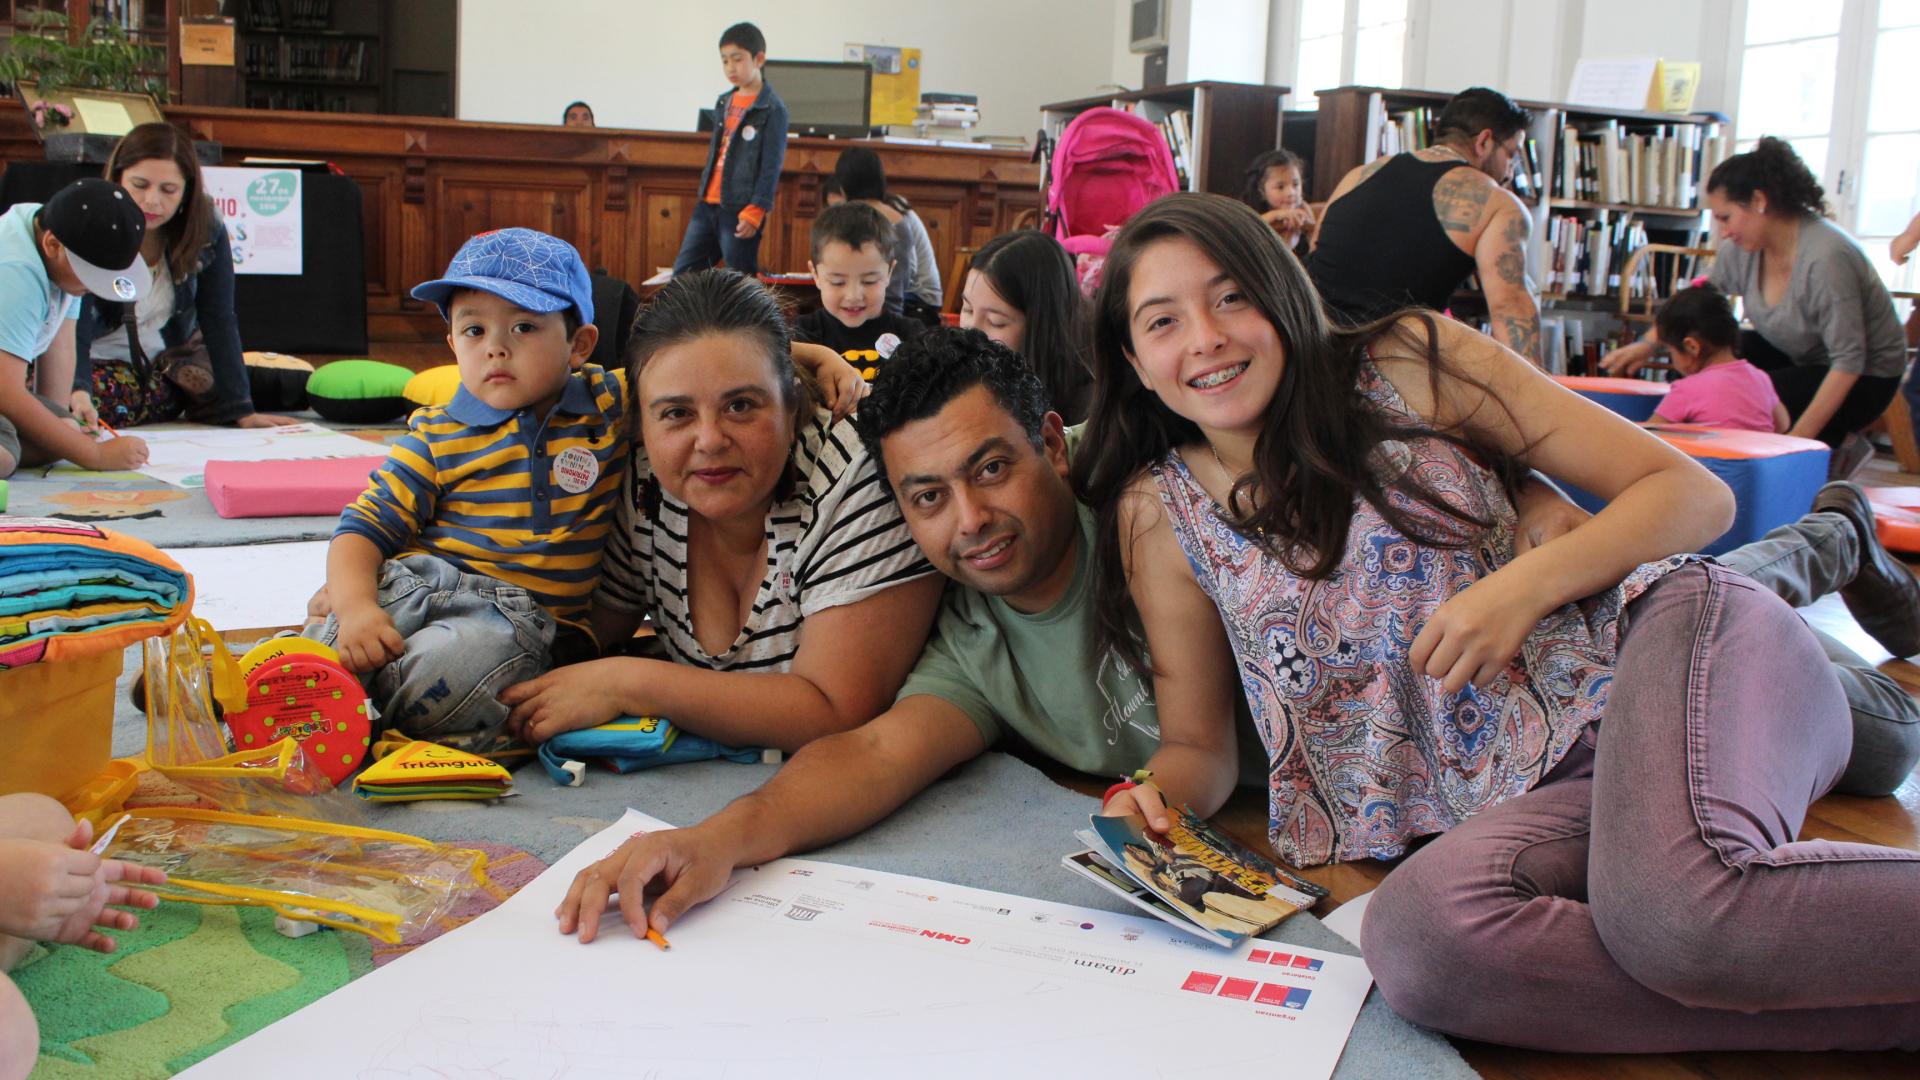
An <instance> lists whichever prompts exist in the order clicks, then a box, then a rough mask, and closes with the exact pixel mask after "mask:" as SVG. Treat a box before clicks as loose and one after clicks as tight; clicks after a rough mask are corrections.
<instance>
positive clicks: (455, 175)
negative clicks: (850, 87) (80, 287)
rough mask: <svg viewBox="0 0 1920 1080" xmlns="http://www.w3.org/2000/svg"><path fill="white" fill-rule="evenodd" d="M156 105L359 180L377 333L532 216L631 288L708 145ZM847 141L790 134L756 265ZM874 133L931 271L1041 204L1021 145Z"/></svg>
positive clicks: (4, 116)
mask: <svg viewBox="0 0 1920 1080" xmlns="http://www.w3.org/2000/svg"><path fill="white" fill-rule="evenodd" d="M166 115H167V118H168V119H169V120H171V121H172V122H174V123H177V124H181V125H183V126H185V127H186V128H187V129H188V130H189V131H190V132H191V133H192V134H193V137H194V138H196V139H212V140H215V141H217V142H219V143H220V144H221V146H222V148H223V156H224V158H225V161H226V162H227V163H228V164H238V163H239V160H240V159H241V158H243V157H246V156H248V155H258V156H266V157H292V158H324V159H326V160H327V161H330V162H332V163H334V164H335V165H336V166H338V167H339V168H340V169H342V170H343V171H345V172H346V174H347V175H348V176H351V177H352V178H353V179H354V180H355V181H357V182H358V183H359V184H360V187H361V190H362V192H363V193H364V194H365V196H366V207H365V228H366V257H367V323H368V336H369V337H370V338H371V339H372V340H374V341H438V340H440V339H441V338H442V336H443V335H444V334H445V333H446V330H445V325H444V324H443V323H442V322H441V320H440V317H439V315H438V313H437V312H435V311H434V310H433V308H432V306H431V305H426V304H421V303H419V302H417V301H415V300H413V299H411V298H410V297H408V296H407V295H406V291H407V289H408V288H409V287H411V286H412V285H414V284H416V283H418V282H421V281H426V280H428V279H430V278H433V277H437V276H438V275H439V274H440V272H441V271H442V270H443V269H444V268H445V267H446V264H447V260H448V259H449V258H450V257H451V256H452V255H453V253H454V251H455V250H456V249H458V248H459V246H460V244H461V243H462V242H464V241H465V240H466V239H467V237H469V236H471V235H472V234H474V233H476V232H480V231H482V230H484V229H493V228H503V227H506V226H511V225H521V226H527V227H529V228H535V229H542V230H545V231H547V232H550V233H553V234H554V235H556V236H560V237H562V238H564V239H566V240H568V241H570V242H571V243H573V244H574V245H575V246H576V247H578V248H579V249H580V251H581V254H582V255H584V256H585V257H586V260H587V265H588V266H590V267H596V268H598V267H604V268H606V269H607V270H608V271H610V272H611V273H613V274H615V275H616V276H619V277H623V278H625V279H626V280H628V281H630V282H633V283H635V284H636V285H637V284H638V283H639V282H641V281H643V280H645V279H646V278H648V277H651V276H652V275H653V273H654V272H655V270H656V269H657V268H659V267H662V266H668V265H671V264H672V262H673V256H674V253H675V252H677V251H678V250H679V249H680V238H681V234H682V233H683V232H684V231H685V228H686V220H687V214H688V212H689V210H690V209H691V207H692V206H693V205H694V202H695V199H696V197H697V196H696V193H695V190H694V189H695V187H696V186H697V184H698V183H699V178H700V169H701V167H702V166H703V165H704V164H705V163H706V154H707V142H708V137H707V136H706V135H704V134H695V133H692V132H666V131H622V130H618V129H613V128H566V127H559V126H549V125H524V124H485V123H473V122H467V121H460V120H442V119H436V118H432V117H399V116H361V115H345V114H329V113H303V112H271V111H265V110H251V109H221V108H212V107H205V106H168V107H167V109H166ZM846 145H847V144H846V143H844V142H841V141H837V140H830V139H814V138H799V139H792V140H790V141H789V142H788V144H787V158H786V166H785V169H784V171H783V174H782V177H781V181H780V190H779V193H778V195H777V196H776V200H775V205H774V210H773V214H772V216H771V217H770V218H769V219H768V231H767V235H766V238H765V239H764V240H763V241H762V243H761V245H760V264H761V268H762V269H765V270H770V271H773V270H805V269H806V260H807V230H808V228H809V227H810V225H811V224H812V221H813V218H814V216H815V215H817V214H818V213H819V212H820V210H821V209H822V207H823V205H824V204H823V201H822V198H821V195H820V180H821V177H822V176H825V175H830V174H831V173H832V171H833V163H834V160H835V159H836V158H837V157H838V156H839V153H840V150H841V149H843V148H844V147H845V146H846ZM873 145H874V147H875V149H877V150H878V151H879V152H880V156H881V158H882V159H883V160H884V161H885V163H886V168H887V177H888V186H889V187H890V188H891V189H893V190H895V191H897V192H899V193H900V194H902V195H904V196H906V197H907V198H908V199H910V200H911V201H912V202H913V205H914V209H915V210H916V211H918V213H919V214H920V216H921V217H922V218H923V219H925V221H926V224H927V231H928V233H929V234H930V235H931V236H932V238H933V244H934V249H935V250H936V251H937V252H938V253H939V257H940V269H941V272H942V275H943V276H944V274H945V273H946V270H947V267H948V266H950V265H951V263H952V257H953V252H954V249H956V248H959V247H977V246H978V245H980V244H982V243H984V242H985V241H986V240H987V239H989V238H990V237H992V236H994V235H995V234H997V233H1000V232H1003V231H1005V230H1007V229H1009V228H1011V227H1012V224H1013V219H1014V218H1015V217H1016V216H1017V215H1018V214H1019V213H1020V212H1021V211H1022V210H1026V209H1029V208H1033V207H1037V206H1039V205H1040V193H1039V175H1040V174H1039V166H1038V165H1035V164H1032V163H1030V162H1029V161H1028V160H1027V156H1026V154H1025V153H1024V152H1016V151H976V150H960V149H948V148H941V147H918V146H899V145H880V144H873ZM0 151H4V153H5V156H6V159H7V160H13V159H15V158H38V157H40V156H41V151H40V147H39V144H38V142H37V141H36V140H35V139H34V137H33V132H32V131H31V129H29V128H28V126H27V120H26V115H25V113H24V112H23V111H22V110H21V108H20V106H19V104H18V103H17V102H8V103H6V104H4V105H0ZM945 284H946V287H947V288H949V289H954V288H958V287H959V284H960V283H958V282H946V283H945Z"/></svg>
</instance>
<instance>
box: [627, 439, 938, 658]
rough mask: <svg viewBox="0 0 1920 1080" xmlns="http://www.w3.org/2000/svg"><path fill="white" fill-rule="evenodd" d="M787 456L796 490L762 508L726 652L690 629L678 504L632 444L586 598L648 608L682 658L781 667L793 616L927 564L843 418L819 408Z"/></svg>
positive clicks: (790, 642)
mask: <svg viewBox="0 0 1920 1080" xmlns="http://www.w3.org/2000/svg"><path fill="white" fill-rule="evenodd" d="M793 465H794V471H795V474H796V479H797V482H796V484H795V485H794V492H793V494H792V495H791V496H790V497H788V498H786V499H783V500H781V501H779V502H776V503H775V504H774V506H773V508H772V509H771V510H769V511H768V513H767V571H766V576H765V577H763V578H762V579H761V581H760V589H759V592H758V593H757V594H756V595H755V596H754V600H753V609H752V612H751V613H750V614H749V615H748V616H747V624H746V626H744V627H742V628H741V631H740V635H739V636H738V637H737V638H735V639H734V641H733V644H732V645H730V646H728V647H727V650H726V651H725V652H723V653H720V654H719V655H717V656H709V655H707V652H706V650H704V649H702V648H701V647H700V643H699V641H698V640H697V639H696V638H695V637H694V633H693V620H692V619H691V618H690V617H689V615H688V611H687V507H686V504H684V503H682V502H680V501H679V500H677V499H675V498H673V497H672V496H670V495H668V494H667V493H666V492H665V491H664V490H663V489H662V488H661V487H660V486H659V484H658V483H656V482H655V481H654V479H653V468H652V465H651V463H650V462H649V461H648V460H647V455H646V450H645V448H644V447H643V446H641V445H639V444H638V443H636V444H635V446H634V450H633V467H632V468H631V469H629V470H628V471H627V480H626V494H625V497H624V498H623V499H622V500H621V501H620V507H619V517H618V519H617V521H616V523H615V525H614V530H613V536H612V538H611V539H610V540H609V541H608V543H607V555H606V562H605V564H604V566H603V567H602V571H601V575H600V586H599V592H598V594H597V595H596V597H595V603H597V604H601V605H604V606H606V607H609V608H616V609H619V610H623V611H639V612H643V613H645V614H646V615H648V616H649V617H651V618H652V620H653V623H654V626H655V628H656V630H657V631H658V632H659V635H660V638H661V640H662V642H663V643H664V644H665V645H666V647H667V650H668V652H669V654H670V655H671V656H672V657H673V659H674V660H676V661H678V662H680V663H683V664H693V665H696V666H699V667H704V668H710V669H712V670H715V671H786V670H787V669H788V668H789V667H791V666H792V665H793V657H794V654H795V653H796V652H797V651H798V650H799V648H800V624H801V620H803V619H805V618H806V617H807V616H809V615H812V614H813V613H815V612H817V611H824V610H826V609H827V608H831V607H838V606H839V605H841V604H851V603H854V602H856V601H859V600H864V599H866V598H867V597H869V596H872V595H874V594H876V593H878V592H881V591H882V590H884V589H887V588H890V587H892V586H894V585H898V584H901V583H902V582H906V581H911V580H913V579H915V578H918V577H922V576H925V575H927V574H931V573H933V572H934V569H933V566H932V565H931V564H930V563H928V562H927V560H926V559H925V558H924V557H923V556H922V555H921V554H920V549H919V548H918V547H915V546H914V543H913V537H912V536H911V535H909V534H908V532H907V526H906V522H905V521H904V520H903V519H902V518H901V516H900V507H899V506H898V505H897V504H896V503H895V502H894V501H893V496H892V495H890V494H889V493H888V491H887V488H886V485H885V484H884V483H883V482H882V481H881V479H880V476H879V474H878V473H877V472H876V471H875V469H874V463H873V460H872V459H871V458H869V457H868V456H867V452H866V450H865V449H864V448H863V447H862V446H861V445H860V437H859V435H857V434H856V433H855V432H854V429H853V425H852V424H851V423H849V422H846V421H842V422H840V423H837V424H836V423H834V422H833V416H832V414H831V413H829V412H827V411H825V410H820V411H818V412H816V413H815V414H814V416H813V419H812V420H811V421H810V422H808V423H807V424H805V425H804V426H803V427H802V428H801V429H800V431H799V432H798V434H797V437H796V439H795V442H794V447H793ZM875 630H876V631H877V632H880V633H885V632H886V628H885V627H876V628H875ZM850 655H858V654H857V651H856V652H850Z"/></svg>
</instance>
